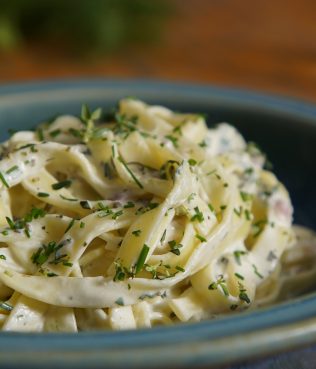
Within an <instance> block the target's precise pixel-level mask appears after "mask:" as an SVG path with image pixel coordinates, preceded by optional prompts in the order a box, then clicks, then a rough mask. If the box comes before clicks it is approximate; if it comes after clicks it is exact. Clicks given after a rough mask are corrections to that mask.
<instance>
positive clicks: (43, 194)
mask: <svg viewBox="0 0 316 369" xmlns="http://www.w3.org/2000/svg"><path fill="white" fill-rule="evenodd" d="M37 196H38V197H48V196H49V193H47V192H38V193H37Z"/></svg>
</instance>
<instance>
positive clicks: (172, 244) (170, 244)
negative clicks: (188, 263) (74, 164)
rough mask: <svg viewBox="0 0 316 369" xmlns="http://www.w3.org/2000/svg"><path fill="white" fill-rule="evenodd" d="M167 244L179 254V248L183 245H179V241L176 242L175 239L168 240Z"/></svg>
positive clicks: (172, 250) (174, 252)
mask: <svg viewBox="0 0 316 369" xmlns="http://www.w3.org/2000/svg"><path fill="white" fill-rule="evenodd" d="M168 244H169V246H170V249H171V250H170V251H171V252H172V253H173V254H175V255H178V256H179V255H180V253H181V252H180V248H181V247H183V245H181V243H177V242H176V241H175V240H172V241H169V242H168Z"/></svg>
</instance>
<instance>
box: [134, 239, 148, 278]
mask: <svg viewBox="0 0 316 369" xmlns="http://www.w3.org/2000/svg"><path fill="white" fill-rule="evenodd" d="M148 252H149V247H148V246H147V245H146V244H144V246H143V248H142V251H141V252H140V254H139V257H138V260H137V263H136V266H135V273H139V272H140V271H141V270H142V268H143V266H144V264H145V261H146V258H147V255H148Z"/></svg>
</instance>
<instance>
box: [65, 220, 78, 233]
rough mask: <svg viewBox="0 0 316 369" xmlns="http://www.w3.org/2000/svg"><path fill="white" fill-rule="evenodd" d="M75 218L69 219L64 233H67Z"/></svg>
mask: <svg viewBox="0 0 316 369" xmlns="http://www.w3.org/2000/svg"><path fill="white" fill-rule="evenodd" d="M75 221H76V219H71V221H70V223H69V224H68V226H67V228H66V229H65V233H67V232H68V231H69V230H70V229H71V228H72V227H73V225H74V224H75Z"/></svg>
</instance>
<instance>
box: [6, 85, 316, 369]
mask: <svg viewBox="0 0 316 369" xmlns="http://www.w3.org/2000/svg"><path fill="white" fill-rule="evenodd" d="M125 96H135V97H137V98H140V99H143V100H144V101H145V102H148V103H154V104H161V105H164V106H167V107H169V108H171V109H174V110H177V111H182V112H198V113H206V115H207V123H208V125H209V126H213V125H214V124H216V123H219V122H223V121H226V122H229V123H231V124H232V125H234V126H235V127H237V128H238V129H239V130H240V132H241V133H242V134H243V135H244V137H245V138H246V139H247V140H251V141H254V142H256V143H258V145H259V146H260V147H261V148H262V150H263V151H264V152H266V153H267V156H268V158H269V160H270V161H271V162H272V164H273V171H274V172H275V173H276V175H277V176H278V178H279V179H280V180H281V181H282V182H283V183H284V184H285V186H286V187H287V189H288V190H289V193H290V196H291V199H292V202H293V205H294V209H295V213H294V214H295V215H294V221H295V223H298V224H301V225H305V226H308V227H310V228H313V229H316V216H315V215H316V214H315V209H316V196H315V190H314V187H315V184H316V166H315V162H314V158H315V157H316V107H314V106H312V105H309V104H305V103H300V102H295V101H291V100H287V99H282V98H276V97H271V96H266V95H260V94H256V93H252V92H246V91H238V90H232V89H225V88H215V87H208V86H192V85H181V84H172V83H158V82H146V81H72V82H69V81H67V82H54V83H53V82H49V83H38V84H27V85H11V86H4V87H0V139H1V141H3V140H5V139H6V138H7V137H8V133H7V132H8V129H10V130H21V129H30V128H34V127H35V126H36V125H37V124H38V123H40V122H42V121H45V120H46V119H48V118H50V117H52V116H54V115H56V114H75V115H78V114H79V112H80V107H81V105H82V103H87V104H88V105H90V106H91V108H95V107H102V108H104V109H110V108H111V107H113V106H115V104H117V101H118V100H119V99H120V98H122V97H125ZM315 311H316V297H315V296H314V295H313V294H312V295H309V296H307V297H306V298H305V300H304V298H303V299H301V300H296V301H295V302H294V303H291V302H290V303H287V304H285V305H284V306H276V307H271V308H265V309H262V310H258V311H255V312H248V313H245V314H242V315H240V316H239V315H234V316H232V317H229V318H222V319H219V320H217V321H214V322H213V321H208V322H203V323H192V324H184V325H182V324H181V325H179V326H177V327H170V328H164V327H162V328H154V329H152V330H147V331H146V330H141V331H137V332H114V333H112V332H105V333H100V332H99V333H95V332H94V333H91V334H90V333H87V334H83V333H81V334H79V335H76V336H74V335H56V334H53V335H48V334H46V335H32V334H28V335H23V334H22V335H19V334H8V333H0V342H1V344H2V343H3V344H4V346H3V345H2V348H1V345H0V360H1V361H2V362H5V363H7V364H9V363H10V361H8V360H9V359H8V357H9V356H8V355H9V353H10V352H11V351H12V352H14V351H15V350H16V349H19V350H22V351H23V350H24V351H23V352H24V356H23V355H22V356H21V357H20V359H19V358H18V355H17V356H16V358H13V357H12V359H11V360H13V361H11V363H13V365H12V367H14V365H18V364H19V365H21V367H33V368H35V367H38V366H36V365H37V364H39V365H44V364H45V365H46V364H47V360H48V359H47V358H49V360H50V362H49V363H50V364H49V365H51V366H49V367H53V365H57V364H58V363H59V364H62V365H63V366H64V367H65V368H70V367H76V368H84V367H91V368H92V367H117V368H121V367H122V368H123V367H126V365H127V364H129V367H135V368H136V367H138V368H142V367H145V366H146V360H148V359H150V360H158V359H159V360H160V361H159V362H158V361H157V362H156V365H158V364H159V363H160V365H165V364H166V363H167V360H169V364H172V365H181V366H188V365H191V363H192V362H193V361H192V360H193V359H194V360H197V361H194V362H195V363H200V364H208V363H224V362H226V361H225V360H228V359H229V360H232V359H236V358H237V359H238V358H242V357H244V356H245V355H246V354H247V349H248V348H247V347H246V345H248V346H249V345H250V346H251V345H253V350H254V351H253V352H254V353H266V352H270V351H273V348H271V345H268V344H267V343H266V346H264V344H262V346H260V347H259V343H260V341H258V342H257V343H255V342H253V343H252V342H250V341H247V344H246V341H245V344H244V346H240V342H239V343H238V342H237V341H236V342H234V343H231V345H232V346H231V350H230V354H227V342H226V343H225V345H226V346H225V345H224V346H219V348H217V350H218V351H217V352H216V354H215V353H213V354H212V352H211V350H210V347H208V346H207V343H208V342H210V341H211V340H213V339H222V338H223V337H225V336H229V335H230V334H231V332H234V334H235V335H238V334H244V333H245V332H256V331H257V330H262V329H266V328H271V329H272V328H273V327H275V326H277V325H278V324H283V325H285V324H288V323H290V322H296V321H300V320H302V319H312V317H313V314H314V312H315ZM308 337H310V339H309V341H313V340H315V341H316V332H314V331H313V332H312V333H311V335H310V336H308ZM192 341H196V342H200V343H202V342H204V343H205V345H206V346H205V350H204V351H203V350H202V348H201V347H202V346H199V347H200V350H202V351H201V352H200V351H198V350H197V349H196V347H195V346H194V345H191V343H192ZM304 342H306V337H305V341H304V340H299V341H294V342H292V346H296V345H297V344H302V343H304ZM184 343H186V344H187V345H188V346H181V345H182V344H183V345H184ZM237 343H238V344H237ZM166 344H169V348H172V347H176V349H174V350H173V351H170V352H169V351H168V348H165V353H166V356H165V357H161V356H160V353H159V350H158V351H157V349H156V347H157V345H158V346H159V345H160V346H159V347H160V348H161V349H163V347H164V345H166ZM282 344H283V346H282ZM282 344H280V345H279V346H278V345H277V344H275V348H277V347H279V348H282V347H283V348H284V342H283V343H282ZM179 345H180V346H179ZM154 346H155V347H154ZM214 347H215V346H214ZM225 347H226V349H225ZM264 347H266V349H265V350H264ZM288 347H290V343H289V345H288ZM275 348H274V349H275ZM10 350H11V351H10ZM36 350H40V352H41V353H42V354H40V355H39V356H38V357H37V361H36V360H35V358H32V352H33V353H34V352H36ZM84 350H86V351H84ZM89 350H90V351H89ZM115 350H117V352H116V351H115ZM131 350H132V351H131ZM135 350H140V351H139V354H138V356H137V351H135ZM146 350H147V351H146ZM177 350H178V351H177ZM179 350H180V352H181V353H182V354H181V355H180V354H179ZM225 350H226V351H225ZM22 351H21V352H22ZM79 351H81V353H80V355H81V356H79V358H80V357H81V359H78V356H76V357H77V359H74V357H73V356H71V355H72V354H74V353H76V355H78V352H79ZM84 352H86V355H84ZM168 352H169V356H168ZM45 353H46V359H45V356H43V355H44V354H45ZM234 353H235V354H234ZM243 353H244V354H243ZM53 354H58V355H59V359H57V358H56V357H55V356H53ZM90 354H93V355H92V356H89V355H90ZM41 355H42V356H41ZM60 355H61V356H60ZM111 355H112V356H111ZM115 355H116V356H115ZM133 355H134V356H133ZM135 355H136V356H135ZM139 355H141V356H142V357H140V356H139ZM146 355H147V356H146ZM212 355H213V356H212ZM225 355H226V358H225ZM6 360H7V361H6ZM14 360H15V361H14ZM89 360H90V361H89ZM91 360H92V361H91ZM104 360H108V361H106V362H105V361H104ZM14 363H15V364H14ZM34 365H35V366H34ZM7 367H9V366H7ZM46 367H48V366H47V365H46Z"/></svg>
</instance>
